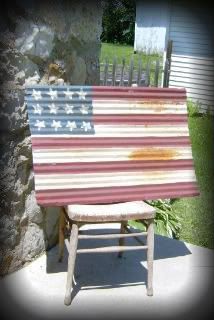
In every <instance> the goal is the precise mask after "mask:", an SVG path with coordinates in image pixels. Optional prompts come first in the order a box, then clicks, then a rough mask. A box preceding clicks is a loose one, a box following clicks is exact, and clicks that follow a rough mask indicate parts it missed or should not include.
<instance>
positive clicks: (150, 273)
mask: <svg viewBox="0 0 214 320" xmlns="http://www.w3.org/2000/svg"><path fill="white" fill-rule="evenodd" d="M147 233H148V234H147V246H148V249H147V266H148V273H147V295H148V296H153V256H154V219H149V220H148V226H147Z"/></svg>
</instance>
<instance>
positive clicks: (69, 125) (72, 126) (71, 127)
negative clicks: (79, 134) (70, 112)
mask: <svg viewBox="0 0 214 320" xmlns="http://www.w3.org/2000/svg"><path fill="white" fill-rule="evenodd" d="M66 127H67V128H69V129H70V131H72V130H73V129H76V127H77V125H76V122H75V121H72V122H71V121H67V125H66Z"/></svg>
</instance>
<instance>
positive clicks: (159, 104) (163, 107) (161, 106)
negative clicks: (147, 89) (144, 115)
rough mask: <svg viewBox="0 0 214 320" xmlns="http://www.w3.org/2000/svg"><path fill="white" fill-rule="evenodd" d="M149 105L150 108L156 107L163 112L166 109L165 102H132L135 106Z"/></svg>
mask: <svg viewBox="0 0 214 320" xmlns="http://www.w3.org/2000/svg"><path fill="white" fill-rule="evenodd" d="M145 106H146V107H147V108H148V106H149V108H152V109H154V111H155V112H161V111H163V110H165V105H164V103H157V102H152V101H149V102H148V103H145V102H143V103H141V102H137V103H135V104H132V107H133V108H143V107H145Z"/></svg>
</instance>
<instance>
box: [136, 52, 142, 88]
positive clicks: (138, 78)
mask: <svg viewBox="0 0 214 320" xmlns="http://www.w3.org/2000/svg"><path fill="white" fill-rule="evenodd" d="M141 76H142V60H141V58H139V60H138V73H137V85H138V86H139V87H140V85H141Z"/></svg>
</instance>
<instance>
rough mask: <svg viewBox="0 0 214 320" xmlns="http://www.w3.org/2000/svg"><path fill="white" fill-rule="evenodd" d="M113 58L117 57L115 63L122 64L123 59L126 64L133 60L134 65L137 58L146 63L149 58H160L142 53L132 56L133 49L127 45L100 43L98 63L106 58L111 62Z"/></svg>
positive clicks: (156, 55)
mask: <svg viewBox="0 0 214 320" xmlns="http://www.w3.org/2000/svg"><path fill="white" fill-rule="evenodd" d="M114 57H117V62H118V63H119V64H120V63H122V59H123V58H125V60H126V63H129V62H130V59H131V58H133V59H134V63H137V61H138V60H139V58H142V60H143V61H147V59H148V58H149V57H150V59H151V60H156V59H157V58H158V57H160V56H159V55H158V54H152V55H150V56H148V55H145V54H143V53H136V54H134V48H133V47H132V46H128V45H120V44H113V43H104V42H103V43H102V46H101V54H100V62H101V63H102V62H105V59H106V58H108V60H109V62H112V61H113V59H114Z"/></svg>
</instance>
